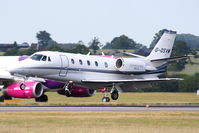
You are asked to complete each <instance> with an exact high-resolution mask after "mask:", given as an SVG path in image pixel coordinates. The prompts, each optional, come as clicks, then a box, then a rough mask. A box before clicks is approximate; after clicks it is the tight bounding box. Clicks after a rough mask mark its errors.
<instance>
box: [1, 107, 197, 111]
mask: <svg viewBox="0 0 199 133" xmlns="http://www.w3.org/2000/svg"><path fill="white" fill-rule="evenodd" d="M22 111H23V112H38V111H55V112H57V111H62V112H75V111H76V112H86V111H95V112H96V111H104V112H106V111H107V112H199V107H193V106H181V107H179V106H175V107H174V106H172V107H167V106H161V107H70V106H0V112H22Z"/></svg>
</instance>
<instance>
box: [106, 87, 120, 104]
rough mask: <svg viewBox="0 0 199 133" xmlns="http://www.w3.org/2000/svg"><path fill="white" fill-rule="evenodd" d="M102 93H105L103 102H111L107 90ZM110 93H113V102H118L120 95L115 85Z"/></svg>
mask: <svg viewBox="0 0 199 133" xmlns="http://www.w3.org/2000/svg"><path fill="white" fill-rule="evenodd" d="M102 92H103V93H104V95H103V98H102V102H110V98H109V97H108V94H107V90H106V88H104V90H103V91H102ZM110 93H111V99H112V100H117V99H118V98H119V93H118V90H117V89H116V87H115V85H113V87H112V89H111V92H110Z"/></svg>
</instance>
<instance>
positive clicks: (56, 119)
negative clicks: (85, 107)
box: [0, 112, 199, 133]
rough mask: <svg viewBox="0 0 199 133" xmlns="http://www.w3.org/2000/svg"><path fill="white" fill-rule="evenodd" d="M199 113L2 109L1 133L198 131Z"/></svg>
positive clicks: (164, 132)
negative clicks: (4, 110)
mask: <svg viewBox="0 0 199 133" xmlns="http://www.w3.org/2000/svg"><path fill="white" fill-rule="evenodd" d="M198 123H199V113H178V112H176V113H165V112H154V113H125V112H116V113H113V112H1V113H0V129H1V130H0V132H1V133H43V132H45V133H198V132H199V126H198Z"/></svg>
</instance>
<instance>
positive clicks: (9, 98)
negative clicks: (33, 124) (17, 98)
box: [4, 96, 12, 100]
mask: <svg viewBox="0 0 199 133" xmlns="http://www.w3.org/2000/svg"><path fill="white" fill-rule="evenodd" d="M4 99H5V100H12V97H11V96H4Z"/></svg>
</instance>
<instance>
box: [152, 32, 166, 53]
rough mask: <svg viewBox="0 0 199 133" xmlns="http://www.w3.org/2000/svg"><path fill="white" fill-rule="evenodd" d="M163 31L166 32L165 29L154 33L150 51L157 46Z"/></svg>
mask: <svg viewBox="0 0 199 133" xmlns="http://www.w3.org/2000/svg"><path fill="white" fill-rule="evenodd" d="M165 31H168V30H167V29H162V30H160V31H159V32H158V33H155V36H154V37H153V41H152V42H151V44H150V46H149V48H150V49H152V48H154V46H155V45H156V44H157V42H158V41H159V40H160V38H161V36H162V35H163V33H164V32H165Z"/></svg>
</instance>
